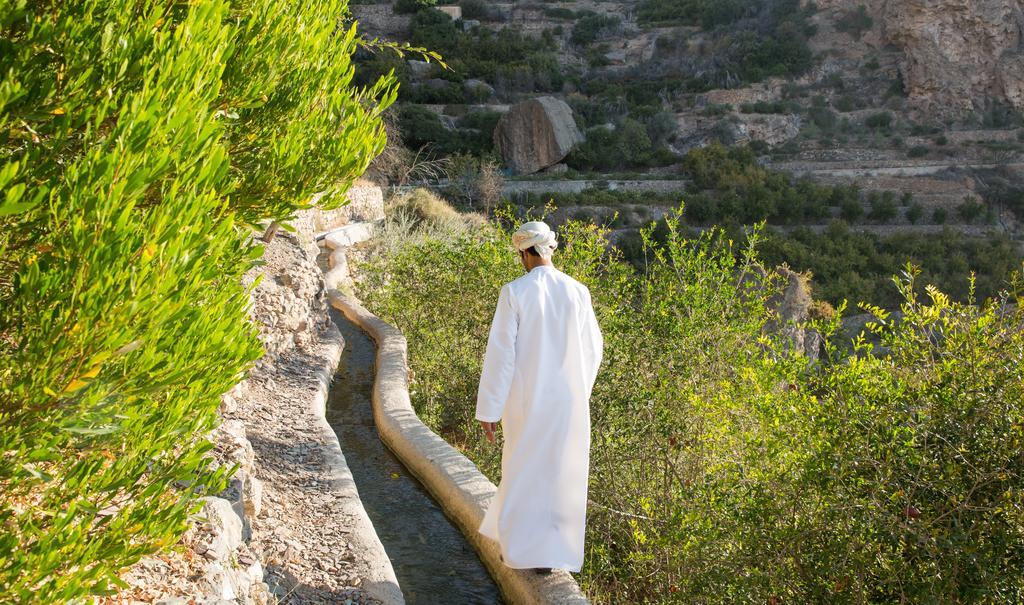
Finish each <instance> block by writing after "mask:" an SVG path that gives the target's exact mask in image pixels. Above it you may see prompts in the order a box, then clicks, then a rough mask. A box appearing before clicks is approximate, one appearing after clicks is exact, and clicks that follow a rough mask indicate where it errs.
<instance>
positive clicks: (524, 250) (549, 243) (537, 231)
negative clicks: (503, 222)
mask: <svg viewBox="0 0 1024 605" xmlns="http://www.w3.org/2000/svg"><path fill="white" fill-rule="evenodd" d="M512 245H513V246H514V247H515V249H516V250H518V251H519V260H520V261H522V263H523V267H525V268H526V270H527V271H529V270H530V269H533V268H534V267H536V266H537V265H549V264H551V254H552V253H553V252H554V251H555V248H557V247H558V242H557V241H555V232H554V231H552V230H551V227H548V226H547V224H545V223H544V222H542V221H530V222H528V223H523V225H522V226H521V227H519V230H517V231H516V232H515V233H513V234H512Z"/></svg>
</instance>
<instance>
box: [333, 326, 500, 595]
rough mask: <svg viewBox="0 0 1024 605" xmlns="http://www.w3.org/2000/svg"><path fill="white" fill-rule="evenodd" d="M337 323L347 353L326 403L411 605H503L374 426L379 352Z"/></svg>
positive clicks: (469, 548) (448, 524)
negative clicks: (374, 389) (385, 444)
mask: <svg viewBox="0 0 1024 605" xmlns="http://www.w3.org/2000/svg"><path fill="white" fill-rule="evenodd" d="M330 314H331V319H332V320H333V321H334V322H335V323H336V324H337V326H338V329H339V330H341V334H342V336H344V338H345V347H344V350H343V352H342V355H341V361H340V363H339V364H338V370H337V372H336V373H335V376H334V382H333V383H332V384H331V390H330V395H329V396H328V400H327V421H328V422H329V423H330V425H331V427H332V428H333V429H334V432H335V433H336V434H337V436H338V441H339V442H340V443H341V449H342V451H343V452H344V454H345V459H346V460H347V462H348V466H349V469H350V470H351V471H352V476H353V478H354V479H355V482H356V487H357V488H358V490H359V497H360V499H361V500H362V502H363V506H364V507H365V508H366V512H367V514H368V515H369V517H370V520H371V521H372V522H373V526H374V529H375V530H376V531H377V535H378V536H379V537H380V541H381V543H383V545H384V550H385V551H387V554H388V557H389V558H390V559H391V564H392V566H393V567H394V570H395V575H396V576H397V578H398V583H399V586H400V587H401V589H402V593H403V594H404V595H405V602H406V603H408V604H409V605H418V604H426V603H431V604H433V603H459V604H466V605H477V604H479V605H485V604H486V605H491V604H494V603H502V602H503V601H502V599H501V595H500V592H499V590H498V587H497V586H496V585H495V583H494V581H493V580H492V579H491V576H490V575H489V574H488V573H487V569H486V568H485V567H484V565H483V563H481V562H480V559H479V558H478V556H477V553H476V551H475V550H474V549H473V547H472V546H471V545H470V544H469V543H468V542H467V541H466V538H465V537H464V536H463V535H462V532H460V531H459V529H458V528H457V527H455V526H454V525H453V524H452V523H451V521H449V520H448V518H447V517H446V516H445V514H444V511H443V510H442V509H441V507H440V506H438V504H437V503H436V502H434V500H433V499H432V498H431V497H430V495H429V493H427V491H426V490H425V489H424V487H423V486H422V485H421V484H420V483H419V481H417V480H416V479H415V478H414V477H413V476H411V475H410V474H409V472H408V471H407V470H406V469H405V467H404V466H403V465H402V463H401V462H399V461H398V459H397V458H396V457H395V456H394V455H393V454H392V453H391V452H390V451H389V450H388V449H387V447H385V446H384V444H383V442H381V440H380V437H379V436H378V434H377V429H376V426H375V425H374V421H373V410H372V407H371V395H372V392H373V381H374V363H375V358H376V346H375V344H374V342H373V340H372V339H371V338H370V337H369V336H367V335H366V333H364V332H363V331H362V330H360V329H359V328H358V327H356V326H355V325H354V324H352V323H351V322H350V321H349V320H348V319H346V318H345V316H344V315H342V314H341V313H339V312H338V311H336V310H333V309H332V310H331V311H330Z"/></svg>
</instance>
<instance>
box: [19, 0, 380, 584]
mask: <svg viewBox="0 0 1024 605" xmlns="http://www.w3.org/2000/svg"><path fill="white" fill-rule="evenodd" d="M345 7H346V4H345V2H343V1H333V2H324V3H317V4H303V3H291V2H277V1H276V0H256V1H254V2H234V1H228V0H201V1H197V2H191V3H166V2H150V1H137V0H115V1H107V0H104V1H85V2H73V3H59V4H52V5H51V4H46V3H42V4H40V3H28V4H26V3H25V2H18V1H14V2H0V48H2V49H3V50H2V52H0V73H3V80H2V82H0V150H2V153H0V188H2V190H3V191H4V197H3V199H2V200H0V266H2V270H0V394H2V396H0V452H2V456H0V525H3V527H4V530H3V532H2V533H0V601H3V602H5V603H67V602H83V601H85V600H86V599H87V598H89V597H90V596H97V595H104V594H110V593H111V592H112V591H114V590H116V589H117V587H118V586H120V585H121V581H120V580H119V578H118V573H119V572H120V571H121V570H122V569H123V568H124V567H126V566H128V565H131V564H132V563H134V562H136V561H138V560H139V559H140V557H142V556H144V555H147V554H150V553H153V552H155V551H157V550H159V549H165V548H170V547H172V546H173V545H174V544H175V543H176V542H177V540H178V539H179V538H180V536H181V534H182V533H183V532H184V531H185V529H186V527H187V525H188V524H187V520H188V517H189V515H190V514H191V513H193V512H195V511H196V510H197V508H198V501H197V499H198V498H199V497H200V496H203V495H205V494H210V493H215V492H217V491H219V490H220V489H221V488H222V487H223V486H224V483H225V478H226V477H227V476H228V474H229V471H231V469H228V468H223V467H222V468H217V466H216V465H215V464H213V463H212V461H211V458H210V457H209V456H208V455H207V454H208V452H209V450H210V448H211V447H212V444H211V443H210V442H209V441H208V440H207V439H206V435H207V434H208V433H209V432H210V430H211V429H213V428H214V427H215V425H216V423H217V419H218V416H217V409H218V406H219V404H220V396H221V394H222V393H225V392H226V391H228V390H229V389H230V388H231V387H232V386H233V385H234V384H235V383H237V382H238V381H239V379H240V378H241V375H242V373H243V372H244V371H245V370H246V368H247V367H249V366H250V365H251V364H252V363H253V362H254V361H255V360H256V359H258V358H259V357H260V356H261V355H262V351H261V348H260V345H259V342H258V340H257V338H256V333H255V328H254V327H253V326H252V325H251V324H250V323H249V322H248V320H247V314H248V306H249V297H248V291H247V289H246V288H244V287H243V286H242V280H241V278H242V275H243V273H244V272H245V271H246V270H247V269H249V268H250V267H252V266H253V263H254V262H255V260H256V259H258V258H259V256H260V255H261V253H262V249H261V247H260V246H258V245H255V243H254V242H253V231H252V227H254V226H259V225H261V224H264V223H263V221H264V220H271V219H273V220H278V221H282V222H284V221H286V220H287V219H288V218H289V217H291V216H292V215H293V214H294V212H295V211H296V210H298V209H300V208H304V207H308V206H309V205H310V204H311V196H312V195H313V194H314V193H320V194H321V197H320V198H319V199H320V201H319V203H320V204H322V205H323V206H325V207H330V206H332V205H333V206H337V205H339V204H341V203H343V201H344V196H343V194H344V192H345V191H346V189H347V188H348V187H349V185H351V183H352V182H353V181H354V179H355V178H357V177H358V176H359V175H360V174H362V173H363V171H364V170H365V169H366V167H367V165H368V163H369V161H370V159H372V157H373V156H374V155H375V154H377V153H379V152H380V151H381V149H382V148H383V146H384V143H385V141H384V135H383V131H382V128H381V121H380V115H381V112H382V111H383V110H384V109H385V108H387V106H388V105H389V104H390V103H391V102H392V101H393V99H394V90H393V86H392V82H391V80H389V79H387V78H384V79H381V80H378V81H376V82H375V83H374V84H373V86H372V87H371V88H369V89H357V88H354V87H352V86H351V85H350V81H351V79H352V77H353V75H354V74H353V66H352V63H351V61H350V59H351V56H352V55H353V53H354V52H355V51H356V47H357V37H356V32H355V29H354V28H353V27H350V26H345V25H344V24H343V23H342V22H341V21H340V18H341V17H342V16H343V15H344V12H345ZM296 22H303V23H305V24H306V26H305V27H304V28H301V29H298V30H297V29H296V28H295V26H294V24H295V23H296ZM284 65H287V66H288V69H281V66H284ZM339 124H341V125H343V127H341V128H339Z"/></svg>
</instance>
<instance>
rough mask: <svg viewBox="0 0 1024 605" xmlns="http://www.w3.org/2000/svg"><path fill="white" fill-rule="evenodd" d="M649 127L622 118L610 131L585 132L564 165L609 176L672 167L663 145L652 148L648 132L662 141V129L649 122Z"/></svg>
mask: <svg viewBox="0 0 1024 605" xmlns="http://www.w3.org/2000/svg"><path fill="white" fill-rule="evenodd" d="M650 125H651V126H650V127H647V126H645V125H644V124H641V123H640V122H638V121H637V120H634V119H632V118H625V119H623V120H621V121H620V122H619V124H618V125H617V126H616V127H615V128H614V129H611V128H607V127H605V126H596V127H594V128H591V129H589V130H587V138H586V141H584V142H583V143H581V144H579V145H577V146H576V148H574V149H573V150H572V152H571V153H570V154H569V157H568V158H566V163H567V164H568V165H569V166H571V167H572V168H575V169H577V170H599V171H604V172H610V171H614V170H623V169H629V168H637V167H647V166H664V165H668V164H672V163H675V161H676V159H677V158H676V156H675V154H673V153H672V152H671V151H669V150H668V149H667V148H665V147H664V143H662V144H661V146H659V147H655V145H654V143H653V142H652V140H651V139H652V137H651V135H650V134H649V132H648V131H649V130H654V131H655V133H656V135H657V136H659V138H662V139H663V140H664V138H665V137H664V133H665V127H664V125H663V124H658V123H657V122H650Z"/></svg>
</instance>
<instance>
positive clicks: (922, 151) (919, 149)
mask: <svg viewBox="0 0 1024 605" xmlns="http://www.w3.org/2000/svg"><path fill="white" fill-rule="evenodd" d="M929 151H931V150H930V149H928V147H927V146H925V145H914V146H913V147H911V148H910V149H909V150H907V157H911V158H923V157H924V156H926V155H928V153H929Z"/></svg>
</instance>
